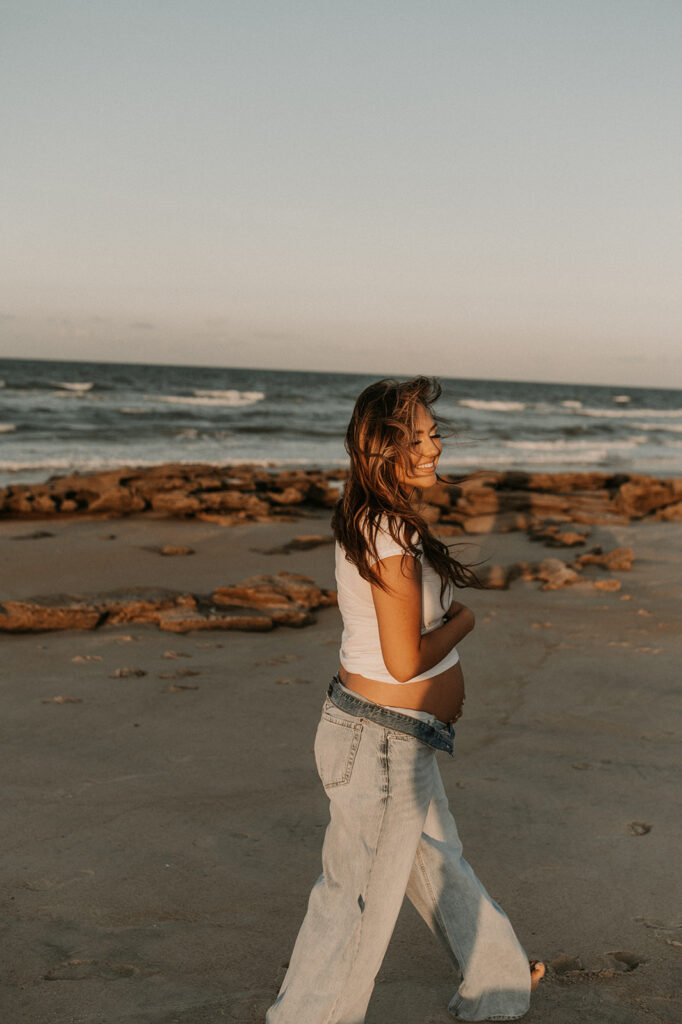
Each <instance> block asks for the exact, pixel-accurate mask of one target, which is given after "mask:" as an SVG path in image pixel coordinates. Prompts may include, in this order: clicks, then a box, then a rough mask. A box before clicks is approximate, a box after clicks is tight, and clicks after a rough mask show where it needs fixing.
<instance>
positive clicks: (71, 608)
mask: <svg viewBox="0 0 682 1024" xmlns="http://www.w3.org/2000/svg"><path fill="white" fill-rule="evenodd" d="M335 604H336V592H335V591H333V590H324V589H322V588H321V587H318V586H316V585H315V581H314V580H312V579H310V577H308V576H303V575H301V574H300V573H289V572H281V573H279V574H278V575H277V576H268V575H262V576H251V577H249V579H246V580H244V581H243V582H242V583H239V584H237V585H236V586H226V587H217V588H216V589H215V590H214V591H213V593H212V594H210V595H197V594H187V593H179V592H176V591H169V590H163V591H160V590H157V589H152V588H148V587H134V588H131V589H130V590H118V591H113V592H110V593H106V594H94V595H92V594H91V595H87V596H84V595H76V594H55V595H51V596H49V597H35V598H32V599H30V600H28V601H5V602H4V603H0V631H2V632H6V633H42V632H48V631H51V630H64V629H96V628H97V627H98V626H102V625H104V624H105V623H109V624H111V625H123V624H128V623H141V622H144V623H154V624H156V625H157V626H158V627H159V628H160V629H163V630H167V631H168V632H171V633H189V632H192V631H194V630H206V629H220V630H232V629H236V630H243V631H247V632H258V633H262V632H267V631H269V630H271V629H274V628H275V627H276V626H290V627H295V628H301V627H303V626H308V625H310V624H311V623H313V622H314V621H315V618H314V616H313V615H312V612H313V611H314V610H315V609H317V608H326V607H329V606H330V605H335Z"/></svg>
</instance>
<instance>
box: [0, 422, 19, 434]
mask: <svg viewBox="0 0 682 1024" xmlns="http://www.w3.org/2000/svg"><path fill="white" fill-rule="evenodd" d="M16 429H17V428H16V426H15V425H14V423H0V434H12V433H14V431H15V430H16Z"/></svg>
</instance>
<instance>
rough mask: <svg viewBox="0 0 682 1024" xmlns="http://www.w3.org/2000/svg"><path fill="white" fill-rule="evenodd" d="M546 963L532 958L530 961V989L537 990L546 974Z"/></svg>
mask: <svg viewBox="0 0 682 1024" xmlns="http://www.w3.org/2000/svg"><path fill="white" fill-rule="evenodd" d="M545 970H546V968H545V965H544V964H543V962H542V960H531V961H530V990H531V992H535V989H536V988H537V987H538V985H539V984H540V982H541V981H542V979H543V978H544V976H545Z"/></svg>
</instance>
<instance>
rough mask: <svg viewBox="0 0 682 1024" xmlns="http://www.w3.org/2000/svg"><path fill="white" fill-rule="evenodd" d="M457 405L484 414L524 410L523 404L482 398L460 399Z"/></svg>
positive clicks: (524, 405) (524, 404)
mask: <svg viewBox="0 0 682 1024" xmlns="http://www.w3.org/2000/svg"><path fill="white" fill-rule="evenodd" d="M457 404H458V405H463V406H465V407H466V408H467V409H480V410H482V411H485V412H523V410H524V409H525V408H526V403H525V402H495V401H487V400H485V399H483V398H460V400H459V402H458V403H457Z"/></svg>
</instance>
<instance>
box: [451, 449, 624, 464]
mask: <svg viewBox="0 0 682 1024" xmlns="http://www.w3.org/2000/svg"><path fill="white" fill-rule="evenodd" d="M608 458H609V451H608V450H607V449H606V448H583V449H581V450H580V451H579V452H556V451H552V452H544V453H539V452H536V453H534V454H527V455H523V454H521V453H520V452H519V454H518V455H512V454H511V453H507V454H506V455H505V454H502V453H500V454H499V455H463V456H458V457H457V456H456V457H455V458H452V459H450V458H448V459H446V460H445V461H443V459H441V460H440V463H439V465H440V466H441V467H445V466H474V467H483V466H490V467H491V468H492V467H493V466H503V467H509V466H510V465H511V466H518V465H523V466H559V465H562V466H563V465H566V466H584V465H597V464H599V463H608Z"/></svg>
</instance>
